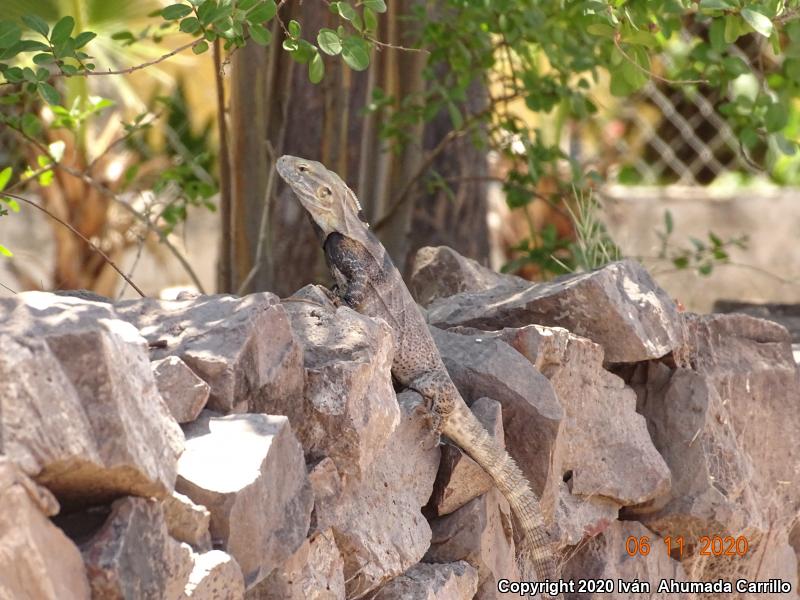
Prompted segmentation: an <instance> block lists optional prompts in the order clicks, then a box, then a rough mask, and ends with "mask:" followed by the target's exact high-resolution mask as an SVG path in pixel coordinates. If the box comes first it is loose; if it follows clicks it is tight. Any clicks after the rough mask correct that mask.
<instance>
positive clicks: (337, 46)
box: [317, 28, 342, 56]
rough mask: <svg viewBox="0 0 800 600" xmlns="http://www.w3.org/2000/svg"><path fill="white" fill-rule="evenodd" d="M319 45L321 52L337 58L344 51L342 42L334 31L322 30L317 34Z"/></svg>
mask: <svg viewBox="0 0 800 600" xmlns="http://www.w3.org/2000/svg"><path fill="white" fill-rule="evenodd" d="M317 44H319V49H320V50H322V51H323V52H324V53H325V54H330V55H331V56H336V55H337V54H339V53H340V52H341V51H342V40H340V39H339V34H338V33H336V32H335V31H334V30H333V29H326V28H322V29H320V30H319V33H318V34H317Z"/></svg>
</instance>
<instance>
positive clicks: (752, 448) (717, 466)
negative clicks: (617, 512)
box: [626, 314, 800, 579]
mask: <svg viewBox="0 0 800 600" xmlns="http://www.w3.org/2000/svg"><path fill="white" fill-rule="evenodd" d="M684 318H685V322H686V324H685V328H686V340H687V341H686V355H687V364H688V365H690V368H670V366H668V365H667V364H663V363H650V364H648V365H646V366H640V367H639V368H638V369H637V370H636V371H635V372H634V373H633V374H632V375H631V376H630V377H631V382H632V385H633V386H634V387H635V388H636V389H637V392H638V395H639V410H640V412H641V413H642V414H644V415H645V416H646V418H647V420H648V426H649V428H650V431H651V434H652V437H653V441H654V443H655V445H656V447H657V448H658V449H659V451H660V452H661V454H662V455H663V456H664V458H665V460H666V462H667V464H668V465H669V466H670V469H671V470H672V474H673V485H672V490H671V492H670V493H669V494H667V495H665V496H663V497H660V498H656V499H655V500H654V501H653V502H651V503H646V504H644V505H642V506H636V507H631V508H628V509H626V512H627V513H628V514H630V515H636V516H637V517H638V518H639V519H640V520H641V521H643V522H644V523H645V524H647V526H648V527H649V528H650V529H653V530H655V531H657V532H659V533H660V534H661V535H671V536H684V538H685V539H696V538H697V537H699V536H714V535H719V536H722V537H725V536H733V537H734V538H736V537H738V536H740V535H744V536H746V538H747V539H748V541H749V543H750V546H751V548H760V550H758V551H757V552H756V553H755V554H754V555H752V556H747V557H745V558H740V557H737V558H736V559H735V562H736V565H735V566H734V565H732V564H731V561H730V560H729V558H728V557H711V559H709V560H706V561H705V562H704V563H703V564H702V565H699V566H698V565H695V564H692V565H691V569H692V571H691V572H690V573H689V574H690V575H691V576H692V578H697V576H701V575H702V577H703V579H708V578H718V577H724V578H728V577H733V578H735V577H736V576H738V575H742V574H743V575H744V576H752V575H753V574H754V573H756V572H758V576H759V579H762V578H763V579H768V578H769V577H782V578H784V579H785V578H786V577H788V575H787V573H796V563H795V562H794V560H795V559H794V557H793V553H791V552H790V548H789V546H788V543H787V542H786V539H785V538H786V533H787V532H786V530H787V529H788V528H789V526H788V525H785V524H787V523H791V522H792V521H793V520H794V519H796V515H797V514H798V510H799V509H800V500H798V498H800V470H799V469H798V465H800V449H798V448H797V444H796V440H797V439H798V437H800V415H798V412H797V405H798V399H799V398H800V396H799V394H800V386H798V374H797V370H796V367H795V365H794V361H793V358H792V351H791V342H790V337H789V334H788V333H787V331H786V330H785V329H784V328H783V327H781V326H779V325H777V324H775V323H772V322H769V321H763V320H760V319H755V318H753V317H749V316H746V315H706V316H699V315H691V314H687V315H685V316H684ZM776 457H779V458H778V459H776ZM781 536H783V537H781ZM767 555H769V557H768V556H767ZM787 557H789V558H791V559H792V560H788V561H787ZM706 558H708V557H706ZM689 568H690V567H689V566H687V571H688V570H689Z"/></svg>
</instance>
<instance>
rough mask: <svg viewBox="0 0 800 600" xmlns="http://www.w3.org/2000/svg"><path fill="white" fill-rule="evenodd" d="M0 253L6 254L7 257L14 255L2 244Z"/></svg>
mask: <svg viewBox="0 0 800 600" xmlns="http://www.w3.org/2000/svg"><path fill="white" fill-rule="evenodd" d="M0 254H2V255H3V256H7V257H8V258H12V257H13V256H14V254H13V253H12V252H11V250H9V249H8V248H6V247H5V246H3V245H0Z"/></svg>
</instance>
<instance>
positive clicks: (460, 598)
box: [377, 561, 478, 600]
mask: <svg viewBox="0 0 800 600" xmlns="http://www.w3.org/2000/svg"><path fill="white" fill-rule="evenodd" d="M477 591H478V571H477V570H476V569H475V567H473V566H472V565H470V564H469V563H467V562H465V561H459V562H455V563H449V564H425V563H420V564H418V565H414V566H413V567H411V568H410V569H409V570H408V571H406V572H405V573H404V574H403V575H400V576H399V577H395V578H394V579H392V580H391V581H390V582H389V583H387V584H386V585H385V586H384V587H383V588H382V589H381V592H380V594H379V595H378V596H377V597H379V598H381V599H382V600H472V598H474V597H475V593H476V592H477Z"/></svg>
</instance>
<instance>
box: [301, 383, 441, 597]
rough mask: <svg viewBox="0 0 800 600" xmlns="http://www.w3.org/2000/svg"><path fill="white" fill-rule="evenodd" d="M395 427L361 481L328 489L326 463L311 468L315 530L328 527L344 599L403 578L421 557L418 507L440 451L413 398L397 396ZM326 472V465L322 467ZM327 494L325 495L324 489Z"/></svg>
mask: <svg viewBox="0 0 800 600" xmlns="http://www.w3.org/2000/svg"><path fill="white" fill-rule="evenodd" d="M398 403H399V404H400V409H401V415H402V417H401V420H400V424H399V425H398V426H397V428H396V429H395V430H394V432H392V434H391V436H390V438H389V440H388V441H387V443H386V444H385V445H384V447H383V448H382V449H381V450H380V452H378V454H377V455H376V456H375V458H374V460H373V461H372V463H371V464H370V466H369V468H368V469H367V470H366V471H365V472H364V474H363V475H362V477H361V478H360V479H354V478H351V479H350V480H349V481H342V482H338V484H336V483H333V481H332V480H334V479H335V477H336V474H335V473H334V472H333V470H332V469H331V467H332V466H333V465H332V461H323V462H321V463H320V464H319V465H317V468H320V467H322V468H324V470H325V473H324V474H322V475H321V476H316V475H315V474H313V473H312V476H311V479H312V481H314V480H316V483H315V486H314V487H315V492H317V491H319V492H320V494H319V495H317V496H316V499H315V506H314V513H315V517H316V527H317V529H318V530H320V531H321V530H324V529H327V528H330V529H331V530H332V531H333V535H334V537H335V539H336V544H337V546H338V547H339V550H340V551H341V553H342V556H343V557H344V575H345V581H347V595H348V597H351V596H354V595H358V594H363V593H365V592H367V591H369V590H372V589H374V588H376V587H377V586H379V585H380V584H381V583H383V582H384V581H385V580H386V579H388V578H391V577H394V576H396V575H399V574H401V573H403V572H405V571H406V570H407V569H408V568H409V567H410V566H411V565H414V564H416V563H417V562H419V560H420V559H421V558H422V556H423V555H424V554H425V551H426V550H427V548H428V545H429V542H430V535H431V533H430V527H429V526H428V523H427V521H426V520H425V518H424V517H423V516H422V514H421V510H420V509H421V507H422V506H423V505H425V503H426V502H427V501H428V498H430V495H431V490H432V488H433V481H434V479H435V477H436V470H437V468H438V465H439V449H438V447H437V446H436V445H435V440H434V439H433V436H432V434H431V432H430V428H429V424H428V419H427V418H426V416H425V415H424V414H423V413H424V411H423V410H421V397H420V396H419V395H418V394H416V393H413V392H404V393H402V394H400V395H399V396H398ZM326 465H327V466H326ZM326 489H327V490H331V491H332V492H333V493H331V494H330V495H324V494H323V493H322V492H324V490H326Z"/></svg>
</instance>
